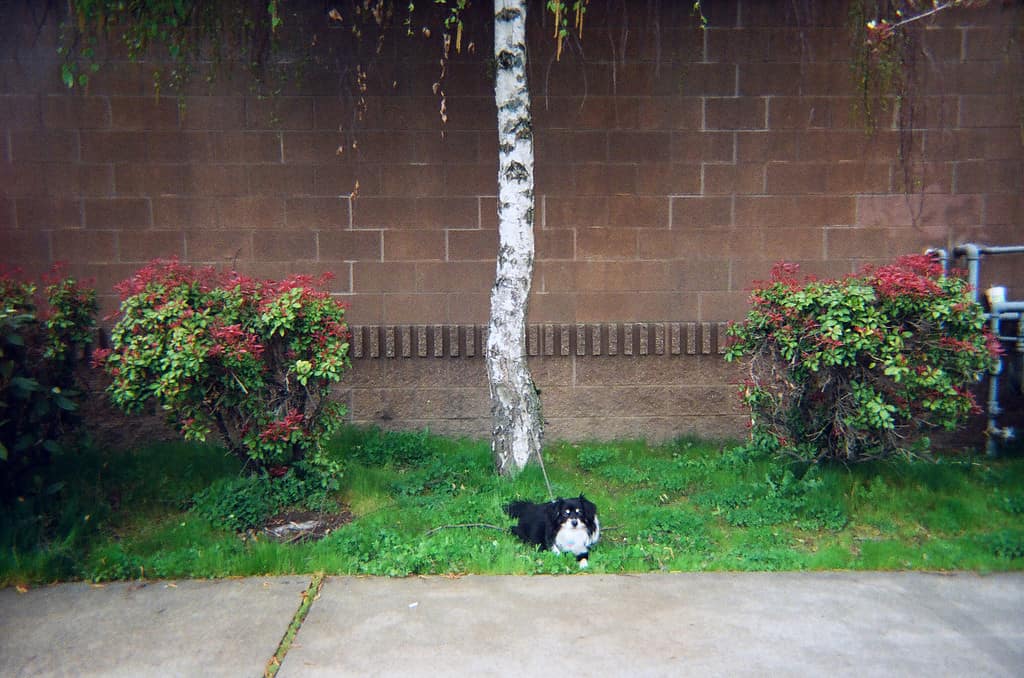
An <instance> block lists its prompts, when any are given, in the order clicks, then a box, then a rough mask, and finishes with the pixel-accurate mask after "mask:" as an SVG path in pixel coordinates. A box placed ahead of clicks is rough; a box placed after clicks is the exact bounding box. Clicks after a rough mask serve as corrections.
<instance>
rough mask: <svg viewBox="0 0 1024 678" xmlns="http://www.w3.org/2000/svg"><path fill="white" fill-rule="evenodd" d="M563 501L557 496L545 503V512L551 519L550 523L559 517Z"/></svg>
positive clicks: (556, 520)
mask: <svg viewBox="0 0 1024 678" xmlns="http://www.w3.org/2000/svg"><path fill="white" fill-rule="evenodd" d="M564 502H565V500H564V499H562V498H561V497H559V498H558V499H556V500H554V501H550V502H548V503H547V513H548V520H549V521H551V522H552V523H556V522H558V519H559V518H560V517H561V514H562V504H563V503H564Z"/></svg>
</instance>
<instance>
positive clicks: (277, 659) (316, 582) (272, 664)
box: [263, 572, 324, 678]
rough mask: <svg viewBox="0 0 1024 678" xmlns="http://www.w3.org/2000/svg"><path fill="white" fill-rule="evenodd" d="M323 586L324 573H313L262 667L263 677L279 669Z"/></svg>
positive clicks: (266, 677) (269, 676)
mask: <svg viewBox="0 0 1024 678" xmlns="http://www.w3.org/2000/svg"><path fill="white" fill-rule="evenodd" d="M323 587H324V573H323V572H317V573H316V574H314V575H313V578H312V579H311V580H310V581H309V586H308V587H307V588H306V590H305V591H303V592H302V602H301V603H299V609H297V610H295V615H294V616H293V617H292V621H291V623H290V624H288V630H287V631H285V632H284V637H283V638H281V642H280V643H279V644H278V646H277V651H276V652H275V653H274V656H273V657H271V658H270V659H269V660H268V661H267V666H266V668H265V669H263V676H264V678H274V676H276V675H277V672H278V671H280V670H281V663H282V662H284V658H285V656H286V655H287V654H288V650H289V649H291V646H292V641H294V640H295V635H296V634H297V633H298V632H299V629H300V628H302V622H304V621H306V615H307V614H309V610H310V608H312V607H313V603H314V602H316V600H317V599H318V598H319V597H320V590H321V589H322V588H323Z"/></svg>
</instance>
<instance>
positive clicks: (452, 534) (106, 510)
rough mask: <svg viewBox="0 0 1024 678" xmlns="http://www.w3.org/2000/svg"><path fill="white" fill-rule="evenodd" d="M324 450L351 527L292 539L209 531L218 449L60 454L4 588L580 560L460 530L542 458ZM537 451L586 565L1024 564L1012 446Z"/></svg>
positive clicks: (561, 565) (397, 449) (483, 516)
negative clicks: (813, 463)
mask: <svg viewBox="0 0 1024 678" xmlns="http://www.w3.org/2000/svg"><path fill="white" fill-rule="evenodd" d="M333 448H334V450H333V451H334V453H335V454H337V455H338V457H339V458H341V459H344V460H346V463H345V466H346V471H345V474H344V476H343V478H342V479H341V489H340V490H339V491H338V492H337V493H335V494H334V495H330V496H327V497H326V498H325V497H324V496H322V493H321V495H320V496H319V497H318V498H317V499H316V501H315V502H314V503H315V504H316V506H319V507H322V508H336V507H337V506H339V505H341V506H344V507H346V508H348V509H349V510H350V511H351V512H352V514H353V515H354V516H355V519H354V520H353V521H352V522H351V523H349V524H347V525H345V526H344V527H341V528H339V529H337V530H335V531H334V532H333V533H332V534H330V535H329V536H328V537H327V538H325V539H323V540H320V541H317V542H310V543H299V544H289V545H284V544H279V543H275V542H273V541H270V540H268V539H267V538H266V537H264V536H261V535H259V534H258V533H255V534H254V533H249V534H245V533H243V534H239V533H237V532H235V531H233V530H230V529H225V528H223V527H216V526H215V524H214V523H217V524H225V521H218V520H216V519H213V520H212V521H211V514H210V510H209V509H207V510H205V511H204V510H203V509H202V506H196V505H195V504H194V497H196V495H197V493H202V491H203V490H206V496H208V497H209V496H210V495H217V492H218V491H220V490H218V489H217V488H221V487H232V486H237V485H238V480H237V479H238V478H239V465H238V463H237V462H236V461H235V460H233V459H231V458H229V457H227V456H225V455H224V453H223V452H222V451H221V450H219V449H217V448H213V447H203V446H197V445H185V444H163V445H154V446H151V447H147V448H145V449H141V450H136V451H132V452H120V453H111V452H99V451H95V450H88V451H83V452H80V453H78V454H76V455H74V456H72V457H69V458H64V459H62V460H61V461H60V463H59V464H58V465H57V466H56V469H55V470H56V471H57V474H56V476H55V477H54V478H51V479H49V480H48V481H47V482H48V486H49V487H50V488H51V495H50V496H49V499H48V500H47V501H44V502H43V503H44V504H45V506H46V507H47V510H46V511H44V512H43V516H42V517H40V516H38V515H35V514H36V513H38V511H33V510H32V506H31V505H30V504H31V502H28V501H25V502H21V503H20V504H19V505H18V506H16V507H15V510H13V511H7V512H5V514H4V517H3V519H2V521H0V546H2V549H3V550H2V552H0V584H3V585H13V584H39V583H45V582H52V581H58V580H70V579H88V580H96V581H100V580H109V579H135V578H142V577H145V578H184V577H226V576H240V575H263V574H293V573H308V572H324V573H327V574H374V575H389V576H405V575H410V574H461V573H485V574H534V573H572V572H576V571H577V566H576V563H575V560H574V559H573V558H572V557H571V556H558V555H555V554H552V553H547V552H538V551H536V550H535V549H533V548H531V547H528V546H526V545H524V544H522V543H520V542H518V541H517V540H516V539H515V538H514V537H512V536H511V535H510V534H509V533H508V532H507V531H506V530H504V529H502V530H495V529H492V528H489V527H465V525H466V524H471V523H484V524H489V525H495V526H499V527H502V528H505V527H507V526H508V525H510V520H509V519H508V518H507V517H506V516H504V514H503V513H502V511H501V507H502V505H503V504H505V503H506V502H508V501H509V500H510V499H513V498H517V497H521V498H527V499H531V500H545V499H546V498H547V489H546V485H545V482H544V478H543V475H542V474H541V472H540V469H539V468H533V467H531V468H529V469H527V470H526V471H525V472H524V473H523V474H521V475H520V476H519V477H518V478H516V479H515V480H506V479H501V478H498V477H496V476H495V475H494V473H493V470H492V462H491V458H490V451H489V448H488V445H487V443H485V442H479V441H465V440H451V439H446V438H441V437H436V436H430V435H427V434H425V433H392V434H383V433H381V432H379V431H359V430H354V429H353V430H348V431H346V432H345V433H344V435H342V436H341V437H339V438H338V439H337V440H335V442H334V444H333ZM545 460H546V466H547V471H548V475H549V477H550V481H551V485H552V487H553V490H554V492H555V494H556V495H562V496H570V495H576V494H579V493H581V492H582V493H584V494H586V495H587V497H588V498H590V499H591V500H592V501H594V502H595V503H596V504H597V506H598V509H599V514H600V518H601V524H602V528H603V529H602V539H601V542H600V544H598V546H597V547H596V548H595V549H594V550H593V551H592V553H591V558H590V569H589V571H590V572H597V573H613V572H655V571H669V572H671V571H703V570H805V569H806V570H815V569H817V570H821V569H869V570H891V569H926V570H953V569H958V570H959V569H968V570H981V571H996V570H1021V569H1024V459H1022V458H1021V456H1020V454H1012V455H1008V456H1007V457H1006V458H1003V459H998V460H990V459H987V458H985V457H984V456H945V457H942V458H940V459H939V461H938V462H937V463H929V462H916V463H910V462H906V461H899V462H890V463H876V464H872V465H861V466H857V467H853V468H845V467H836V466H832V467H821V468H817V467H814V468H810V469H807V468H806V467H793V466H791V465H789V464H787V463H785V462H781V461H776V460H771V459H768V458H765V457H763V456H761V455H759V454H756V453H753V452H750V451H748V450H744V449H743V448H741V447H739V446H737V445H735V444H715V443H710V442H705V441H700V440H694V439H682V440H678V441H674V442H672V443H668V444H664V445H658V446H651V445H647V444H645V443H642V442H615V443H590V444H566V443H554V444H552V445H550V446H549V448H548V449H547V451H546V455H545ZM211 486H213V488H214V490H210V489H208V488H211ZM225 491H226V490H225ZM215 498H216V497H215ZM214 504H215V505H216V506H221V505H222V504H217V503H216V502H214ZM204 505H208V504H204ZM316 506H314V508H316ZM231 515H232V516H233V514H231ZM204 516H205V517H204ZM230 517H231V516H226V517H225V519H227V518H230ZM438 528H440V529H438ZM428 533H429V534H428Z"/></svg>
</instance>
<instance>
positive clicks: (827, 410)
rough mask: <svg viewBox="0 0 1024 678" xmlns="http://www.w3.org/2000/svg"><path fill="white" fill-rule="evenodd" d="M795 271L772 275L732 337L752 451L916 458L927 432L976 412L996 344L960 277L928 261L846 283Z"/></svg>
mask: <svg viewBox="0 0 1024 678" xmlns="http://www.w3.org/2000/svg"><path fill="white" fill-rule="evenodd" d="M795 272H796V267H795V266H793V265H789V264H781V265H778V266H776V267H775V269H774V270H773V272H772V279H771V281H770V282H769V283H767V284H766V285H765V286H763V287H761V288H759V289H755V290H754V292H753V295H752V297H751V301H752V304H753V309H752V310H751V311H750V313H749V314H748V315H747V320H746V322H744V323H742V324H737V325H733V326H732V327H731V328H730V330H729V333H730V335H731V336H732V338H733V340H734V342H733V343H732V345H731V346H730V347H729V348H728V349H727V351H726V356H725V357H726V359H727V360H737V359H740V358H745V359H746V361H747V362H748V365H749V372H750V374H749V379H748V380H747V381H746V383H745V386H744V391H743V400H744V402H745V403H746V404H747V405H748V406H749V407H750V409H751V414H752V426H753V430H752V433H753V437H754V440H755V442H756V443H757V444H759V445H762V446H764V447H766V448H768V449H769V450H771V451H773V452H781V453H787V454H792V455H795V456H797V457H798V458H801V459H804V460H806V461H818V460H821V459H835V460H842V461H848V462H849V461H864V460H867V459H872V458H884V457H889V456H892V455H894V454H904V455H907V456H914V455H915V454H917V453H918V451H919V450H920V448H921V445H920V443H922V442H923V440H922V434H923V432H924V431H926V430H927V429H929V428H934V427H943V428H946V429H948V430H952V429H954V428H955V427H956V426H957V425H959V424H960V423H961V422H962V421H963V420H964V419H965V417H966V416H967V415H968V414H970V413H972V412H976V411H978V408H977V404H976V402H975V398H974V394H973V393H972V392H971V390H970V389H971V386H972V384H974V383H975V382H976V381H977V378H978V376H979V374H980V373H981V372H983V371H984V370H987V369H989V368H990V367H991V366H992V365H993V361H994V355H995V353H996V352H997V350H998V343H997V342H995V341H994V340H992V339H991V338H990V336H989V335H988V334H987V332H986V331H985V328H984V317H983V314H982V309H981V307H980V306H978V304H976V303H974V302H973V301H972V300H971V297H970V290H969V287H968V284H967V282H966V281H965V280H964V279H963V278H961V277H959V276H948V277H946V276H943V275H942V271H941V268H940V267H939V266H938V265H937V264H936V263H935V262H934V261H933V260H932V259H931V258H929V257H925V256H911V257H902V258H901V259H899V260H898V261H897V263H895V264H892V265H888V266H881V267H878V268H872V267H867V268H865V269H864V270H862V271H861V272H860V273H859V274H858V275H855V276H848V277H846V278H843V279H841V280H823V281H820V280H814V279H811V278H808V279H806V280H804V281H803V282H802V283H801V282H798V281H797V280H796V278H795V277H794V276H795Z"/></svg>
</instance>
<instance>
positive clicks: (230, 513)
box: [192, 471, 335, 532]
mask: <svg viewBox="0 0 1024 678" xmlns="http://www.w3.org/2000/svg"><path fill="white" fill-rule="evenodd" d="M193 502H194V504H193V507H192V511H193V512H194V513H196V514H197V515H199V516H200V517H202V518H204V519H206V520H208V521H209V522H210V523H212V524H213V525H214V526H215V527H218V528H221V529H227V530H234V531H235V532H244V531H245V530H249V529H254V528H257V527H259V526H261V525H263V524H264V523H265V522H266V521H267V519H268V518H270V517H271V516H273V515H274V514H276V513H278V512H280V511H282V510H284V509H286V508H289V507H298V508H306V509H309V510H313V511H319V510H325V509H328V508H334V507H335V506H334V504H333V502H332V501H331V500H330V499H329V497H328V490H327V488H326V487H325V486H324V484H323V483H321V482H318V481H317V479H316V478H315V477H310V476H308V475H307V476H299V475H298V474H296V473H295V472H293V471H289V472H288V473H286V474H285V475H283V476H281V477H279V478H274V477H272V476H242V477H236V478H222V479H220V480H218V481H216V482H214V483H213V484H212V485H210V486H209V487H207V488H206V489H204V490H201V491H200V492H197V493H196V495H195V497H194V498H193Z"/></svg>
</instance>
